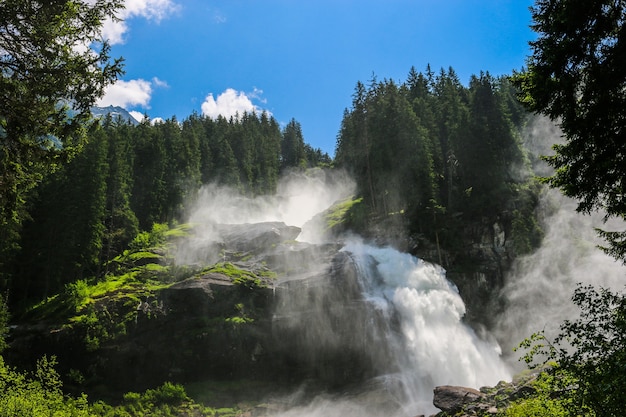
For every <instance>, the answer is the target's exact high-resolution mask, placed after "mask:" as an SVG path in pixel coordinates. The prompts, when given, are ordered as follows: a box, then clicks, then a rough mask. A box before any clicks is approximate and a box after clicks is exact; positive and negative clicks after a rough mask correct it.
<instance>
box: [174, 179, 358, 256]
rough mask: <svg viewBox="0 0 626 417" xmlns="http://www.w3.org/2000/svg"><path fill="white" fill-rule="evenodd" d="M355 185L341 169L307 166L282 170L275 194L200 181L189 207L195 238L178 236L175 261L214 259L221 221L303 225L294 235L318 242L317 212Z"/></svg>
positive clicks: (322, 233) (320, 229)
mask: <svg viewBox="0 0 626 417" xmlns="http://www.w3.org/2000/svg"><path fill="white" fill-rule="evenodd" d="M355 189H356V185H355V182H354V180H352V179H351V178H350V177H349V176H348V175H347V174H346V173H345V172H343V171H338V170H334V171H328V170H323V169H310V170H307V171H305V172H296V171H294V172H290V173H287V174H286V175H283V176H282V177H281V178H280V180H279V182H278V185H277V190H276V193H275V194H273V195H261V196H256V197H249V196H246V195H243V194H242V193H241V192H240V191H239V190H237V189H234V188H232V187H225V186H220V185H217V184H207V185H204V186H203V187H202V188H201V189H200V191H199V192H198V196H197V198H196V200H195V202H194V204H193V205H192V206H191V208H190V210H189V213H190V215H189V217H188V222H189V223H191V224H193V225H194V234H195V235H194V237H193V239H190V240H187V241H183V242H180V244H179V245H178V247H177V255H176V262H177V263H178V264H183V265H189V264H195V263H206V262H216V261H217V260H218V259H217V257H214V259H212V258H211V251H210V250H208V249H207V248H210V247H211V245H213V244H215V243H216V242H220V240H221V236H220V234H219V231H218V228H217V227H216V226H217V225H219V224H250V223H261V222H283V223H285V224H286V225H288V226H296V227H299V228H301V229H302V232H301V236H300V237H299V238H298V240H301V241H303V240H305V241H308V242H311V243H319V242H321V241H324V240H325V239H326V238H327V235H326V233H325V230H324V227H323V225H322V224H321V223H320V222H319V221H318V222H316V221H314V220H313V221H312V220H311V219H314V218H315V215H317V214H319V213H321V212H323V211H324V210H326V209H328V208H330V207H331V206H332V205H333V204H334V203H336V202H338V201H340V200H343V199H346V198H349V197H350V196H351V195H353V194H354V192H355Z"/></svg>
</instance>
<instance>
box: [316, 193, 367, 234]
mask: <svg viewBox="0 0 626 417" xmlns="http://www.w3.org/2000/svg"><path fill="white" fill-rule="evenodd" d="M362 201H363V198H357V199H355V198H354V196H351V197H349V198H347V199H345V200H343V201H340V202H339V203H336V204H334V205H333V206H332V207H330V208H329V209H328V210H327V212H326V214H325V215H324V220H325V222H326V229H327V230H330V229H334V228H335V227H337V226H339V225H341V224H343V223H344V222H345V221H346V218H347V214H348V212H349V211H350V209H352V207H353V206H354V205H356V204H360V203H361V202H362Z"/></svg>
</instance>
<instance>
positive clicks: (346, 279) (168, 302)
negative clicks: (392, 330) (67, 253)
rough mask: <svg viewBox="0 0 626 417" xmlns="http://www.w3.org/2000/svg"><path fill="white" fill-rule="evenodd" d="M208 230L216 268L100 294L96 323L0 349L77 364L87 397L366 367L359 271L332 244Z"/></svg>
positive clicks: (320, 376)
mask: <svg viewBox="0 0 626 417" xmlns="http://www.w3.org/2000/svg"><path fill="white" fill-rule="evenodd" d="M214 230H216V231H218V232H219V240H217V241H216V242H209V243H208V244H207V245H206V246H205V248H206V250H213V251H215V250H219V251H220V259H219V260H220V261H221V262H220V263H219V264H218V266H217V267H216V268H214V269H207V270H206V272H202V271H201V272H199V273H196V274H194V275H193V276H192V277H191V278H187V279H184V280H182V281H179V282H176V283H173V284H171V285H167V286H164V287H163V288H161V289H158V290H153V291H147V292H145V293H141V292H139V293H133V294H128V295H123V294H120V293H112V294H110V295H109V296H105V297H102V298H100V299H98V300H96V301H95V302H94V303H93V304H91V305H90V306H89V309H90V311H91V313H88V314H92V316H91V317H93V320H94V322H93V323H91V322H89V323H87V322H85V324H81V325H66V324H63V323H47V324H45V325H44V324H41V325H40V326H38V327H37V328H35V327H32V326H31V327H28V326H23V327H20V328H19V329H15V331H14V332H13V335H12V340H11V342H12V347H13V349H11V352H9V353H8V355H9V356H11V358H12V359H13V362H14V363H16V364H20V366H21V367H23V368H24V367H27V366H28V364H29V363H30V364H34V363H35V362H36V360H37V358H38V357H40V356H41V355H43V354H44V353H45V354H47V355H55V356H56V357H57V358H58V361H59V371H60V373H61V374H62V375H68V374H70V373H72V374H73V375H80V377H81V379H82V380H83V381H82V382H81V387H80V389H81V390H86V391H87V392H89V393H90V394H95V395H96V397H97V396H98V395H99V392H98V391H99V390H100V388H101V387H104V386H105V385H106V387H105V390H106V391H107V392H108V394H110V393H111V391H118V392H119V393H123V392H127V391H140V390H143V389H146V388H151V387H153V386H155V381H174V382H190V381H195V380H200V379H207V378H209V379H217V380H224V379H229V380H232V379H238V378H246V379H252V380H254V379H258V380H271V381H273V382H276V383H278V384H280V383H285V384H289V385H291V384H299V383H301V382H302V381H305V380H309V379H315V380H316V381H318V382H319V383H320V384H322V385H326V386H337V385H341V384H347V383H354V382H355V381H358V380H359V379H361V378H365V377H366V376H368V375H371V374H372V373H373V372H374V371H373V369H374V368H375V363H374V362H375V361H374V359H373V355H374V353H373V352H372V354H371V355H369V354H368V353H367V352H368V350H367V345H368V338H369V337H371V333H369V332H368V329H367V328H364V326H357V325H356V323H362V322H363V321H365V317H364V314H366V312H365V309H364V308H363V306H362V300H361V294H360V290H359V284H358V282H357V276H356V271H355V269H354V265H353V262H352V261H351V259H350V257H349V256H347V255H346V254H345V253H343V252H338V246H337V245H334V244H325V245H310V244H305V243H298V242H295V241H294V239H295V238H296V237H297V235H298V233H299V229H298V228H295V227H290V226H286V225H285V224H283V223H277V222H271V223H260V224H254V225H216V226H214ZM216 245H217V246H216ZM275 272H277V273H278V277H273V276H272V274H274V273H275ZM303 294H304V296H303ZM296 300H304V301H303V302H296ZM314 311H318V312H319V313H316V314H314V313H313V312H314ZM345 323H355V324H354V325H353V326H350V325H348V326H346V325H345ZM351 327H352V328H351ZM329 328H330V329H332V331H328V329H329ZM322 329H323V331H322ZM346 329H349V330H354V331H348V330H346ZM87 341H89V343H87ZM364 352H365V353H364ZM67 385H68V386H71V381H68V384H67Z"/></svg>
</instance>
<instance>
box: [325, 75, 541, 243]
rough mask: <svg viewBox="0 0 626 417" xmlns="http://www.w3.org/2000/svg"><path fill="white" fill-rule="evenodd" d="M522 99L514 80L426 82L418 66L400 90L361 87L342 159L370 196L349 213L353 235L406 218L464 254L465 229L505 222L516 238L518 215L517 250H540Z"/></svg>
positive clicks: (343, 137) (415, 231) (345, 127)
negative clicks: (366, 227) (524, 145)
mask: <svg viewBox="0 0 626 417" xmlns="http://www.w3.org/2000/svg"><path fill="white" fill-rule="evenodd" d="M515 92H516V90H515V89H514V87H513V86H512V85H511V83H510V82H509V80H508V79H506V78H495V77H492V76H491V75H489V73H482V72H481V73H480V75H479V76H472V77H471V79H470V83H469V86H468V87H464V86H463V85H461V83H460V81H459V79H458V77H457V75H456V73H455V72H454V70H453V69H452V68H450V69H448V71H444V70H443V69H442V70H441V72H440V73H439V75H438V76H435V75H434V74H433V73H432V71H431V70H430V67H428V68H427V72H426V74H422V73H418V72H417V71H416V70H415V69H414V68H411V71H410V72H409V77H408V79H407V81H406V82H405V83H403V84H401V85H397V84H396V83H395V82H393V81H389V80H384V81H382V82H380V81H377V80H376V79H375V78H373V79H372V80H371V81H370V84H369V85H368V86H365V85H364V84H363V83H361V82H358V83H357V85H356V88H355V92H354V95H353V102H352V108H351V109H349V110H346V111H345V113H344V117H343V120H342V125H341V129H340V132H339V135H338V138H337V147H336V160H335V164H336V165H337V166H338V167H342V168H345V169H347V170H348V171H350V172H351V173H352V174H353V175H354V177H355V180H356V182H357V187H358V190H357V197H362V198H363V204H362V206H355V207H354V208H353V209H351V210H350V211H349V213H350V214H352V215H353V220H354V222H353V223H352V224H351V225H350V227H354V226H357V225H360V226H361V227H362V226H363V225H366V224H367V223H368V221H372V220H374V221H375V222H378V223H380V222H381V221H382V222H384V221H385V220H395V221H398V219H391V217H393V216H396V215H397V214H402V217H403V220H400V221H401V222H405V223H406V224H407V225H408V227H409V229H410V230H409V231H410V233H411V234H412V235H413V237H415V238H417V239H420V240H428V241H430V242H441V245H442V246H443V247H444V249H448V250H451V249H453V248H454V247H463V246H464V244H463V242H461V243H458V242H457V241H458V235H459V233H458V227H461V225H462V224H463V223H465V224H466V223H467V222H476V221H485V220H487V221H490V222H495V221H499V220H500V219H502V218H504V217H506V222H507V223H506V225H505V226H506V232H507V233H509V232H511V230H512V229H513V227H510V226H511V225H510V222H511V221H512V219H511V218H510V217H511V215H510V213H511V212H512V211H513V210H512V208H517V209H518V210H519V212H518V213H517V214H516V215H515V217H516V224H515V231H516V232H520V233H521V238H520V240H519V241H518V242H517V243H518V245H517V246H518V249H519V252H520V253H525V252H528V251H529V250H530V249H531V248H533V247H534V245H536V242H537V241H538V236H539V235H540V233H538V230H537V227H536V223H534V213H533V210H534V206H532V207H527V205H526V200H527V194H528V193H536V192H537V189H536V188H533V187H529V186H528V185H529V183H530V178H531V172H530V165H529V161H528V159H527V157H526V155H525V153H524V151H523V149H522V145H521V140H520V131H521V128H522V127H523V123H524V121H525V116H524V110H523V108H522V107H521V106H520V105H519V103H516V102H515V100H514V97H515ZM534 204H536V198H535V199H534ZM520 206H523V207H520ZM518 207H520V208H518ZM385 218H389V219H385ZM457 225H459V226H458V227H457ZM357 230H358V229H357ZM539 238H540V237H539ZM455 245H456V246H455Z"/></svg>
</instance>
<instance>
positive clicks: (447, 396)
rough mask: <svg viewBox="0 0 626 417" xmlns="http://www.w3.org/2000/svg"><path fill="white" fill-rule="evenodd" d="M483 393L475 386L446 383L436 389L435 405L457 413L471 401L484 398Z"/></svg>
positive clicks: (447, 411) (451, 412) (445, 410)
mask: <svg viewBox="0 0 626 417" xmlns="http://www.w3.org/2000/svg"><path fill="white" fill-rule="evenodd" d="M483 396H484V395H483V394H482V393H481V392H480V391H478V390H475V389H473V388H466V387H456V386H451V385H444V386H440V387H436V388H435V390H434V398H433V405H434V406H435V407H437V408H438V409H440V410H441V411H443V412H445V413H449V414H453V415H454V414H456V413H458V412H459V411H461V410H463V408H464V407H465V406H467V405H468V404H470V403H473V402H477V401H479V400H480V399H482V398H483Z"/></svg>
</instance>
